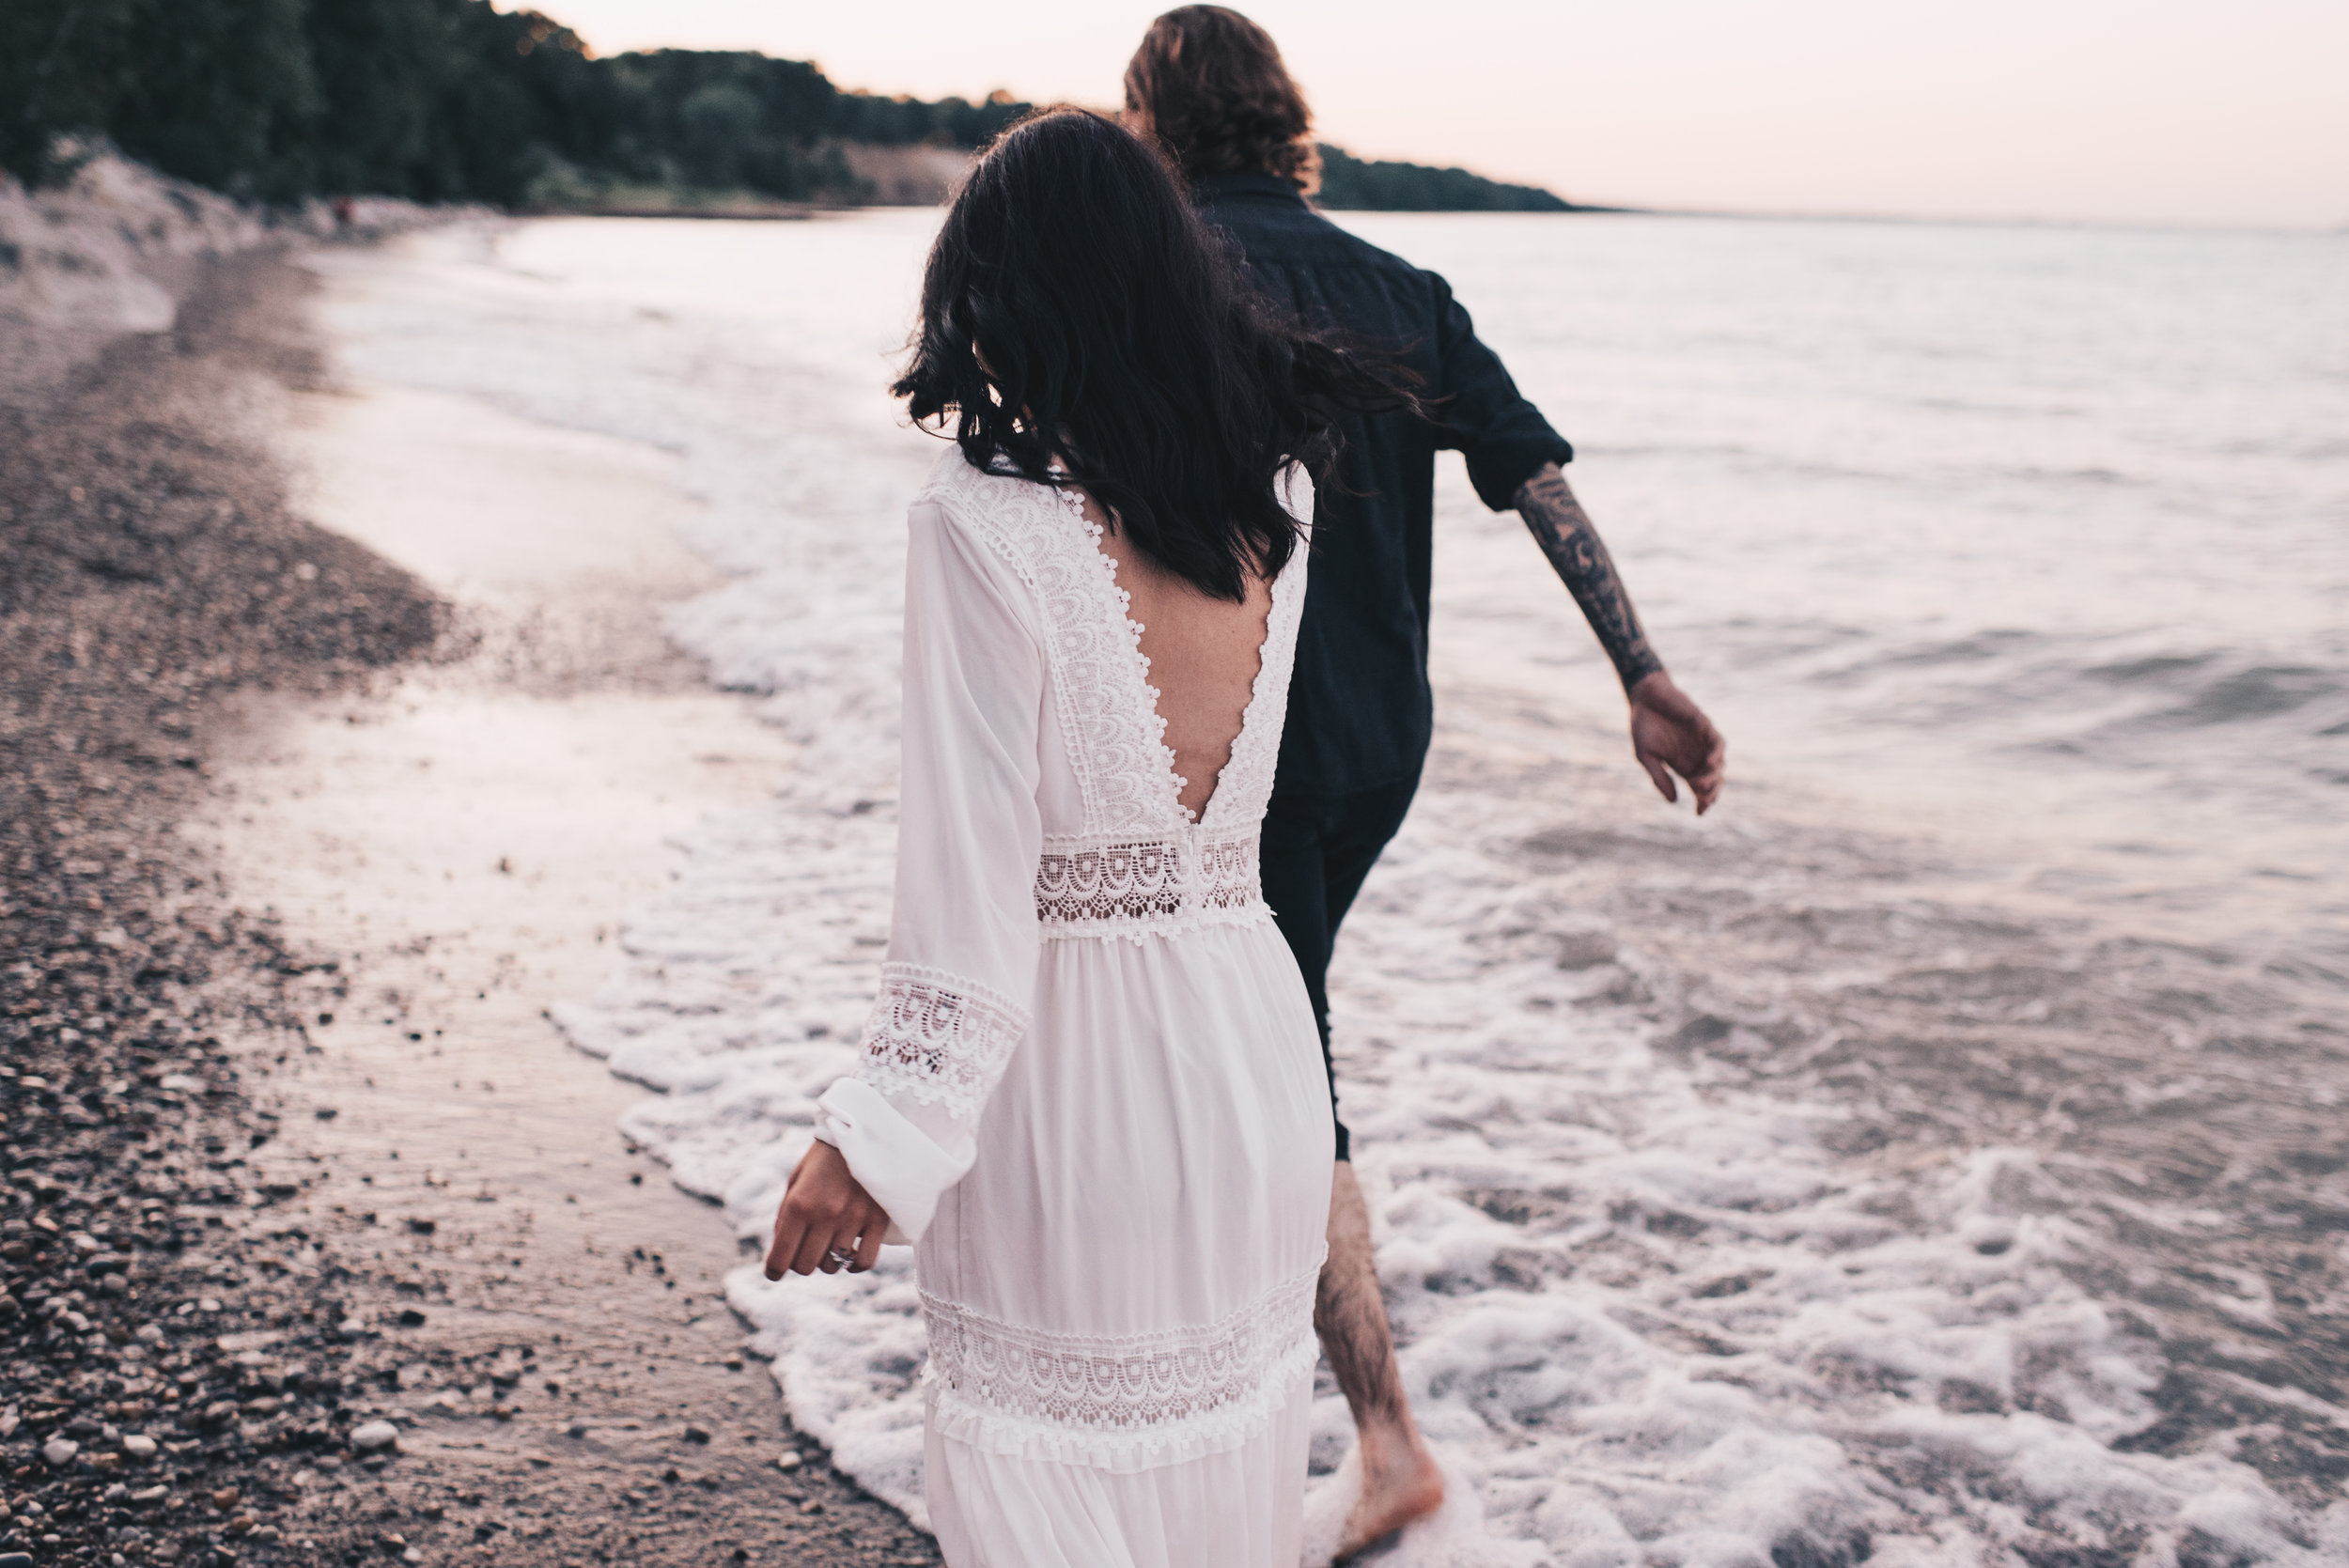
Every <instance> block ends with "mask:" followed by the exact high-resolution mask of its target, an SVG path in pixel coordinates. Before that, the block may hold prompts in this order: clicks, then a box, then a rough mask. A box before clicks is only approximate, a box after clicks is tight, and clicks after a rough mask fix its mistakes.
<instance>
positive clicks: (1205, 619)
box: [1083, 497, 1272, 821]
mask: <svg viewBox="0 0 2349 1568" xmlns="http://www.w3.org/2000/svg"><path fill="white" fill-rule="evenodd" d="M1083 511H1084V517H1085V520H1086V521H1087V522H1088V523H1091V524H1092V525H1093V527H1094V528H1095V530H1096V534H1095V543H1096V546H1097V548H1098V549H1099V550H1100V551H1101V553H1102V554H1104V555H1106V556H1108V557H1109V558H1110V560H1111V563H1112V575H1113V577H1114V580H1115V582H1116V583H1117V589H1118V592H1120V593H1121V594H1123V595H1124V596H1125V599H1126V618H1127V619H1128V621H1130V622H1131V623H1132V624H1133V628H1134V644H1135V648H1136V650H1137V651H1138V652H1139V653H1140V654H1141V656H1142V664H1143V676H1144V679H1145V680H1146V682H1147V683H1148V685H1149V688H1150V701H1151V707H1152V711H1154V712H1156V713H1157V714H1158V716H1159V722H1160V723H1162V724H1163V725H1164V734H1163V737H1162V739H1163V743H1164V744H1165V746H1166V750H1167V754H1168V756H1169V758H1170V759H1171V764H1170V765H1171V766H1172V767H1173V768H1174V771H1175V783H1176V791H1175V800H1177V802H1179V803H1180V804H1181V806H1182V808H1183V809H1184V811H1186V812H1187V813H1189V814H1190V817H1191V819H1192V820H1193V821H1196V820H1198V818H1199V815H1200V814H1201V813H1202V812H1204V811H1205V810H1206V805H1207V802H1208V801H1209V800H1212V799H1214V796H1215V791H1216V787H1217V785H1218V784H1220V783H1221V780H1222V776H1223V769H1224V768H1225V767H1226V766H1228V765H1229V763H1230V762H1231V760H1232V748H1233V746H1234V745H1235V744H1236V743H1237V741H1238V739H1239V735H1240V731H1241V729H1242V728H1243V727H1244V726H1245V725H1246V724H1247V722H1248V705H1249V700H1250V699H1251V698H1252V697H1253V696H1254V694H1255V686H1256V677H1257V675H1259V674H1261V673H1262V672H1263V669H1264V654H1265V642H1266V639H1267V638H1268V637H1269V636H1270V635H1271V630H1272V585H1271V584H1270V583H1269V582H1266V581H1265V580H1263V579H1262V578H1259V577H1254V576H1251V577H1250V578H1249V579H1248V581H1247V595H1246V597H1245V598H1243V599H1242V600H1241V601H1240V602H1239V603H1237V604H1234V603H1231V602H1229V601H1228V600H1224V599H1219V598H1211V597H1209V596H1208V595H1206V594H1204V593H1202V592H1200V591H1199V589H1198V588H1196V587H1194V586H1192V585H1191V583H1190V582H1188V581H1187V580H1185V579H1184V578H1182V577H1179V576H1177V575H1176V574H1175V573H1174V572H1171V571H1169V570H1167V569H1166V568H1165V567H1161V566H1159V564H1158V563H1157V562H1155V561H1153V560H1151V559H1150V558H1149V557H1148V556H1147V555H1144V554H1143V553H1142V551H1139V550H1137V549H1134V548H1132V547H1131V546H1130V545H1129V544H1128V541H1127V540H1126V539H1124V538H1123V537H1121V536H1118V535H1116V534H1114V533H1112V531H1110V529H1109V527H1108V523H1109V518H1108V516H1107V514H1106V513H1104V512H1103V511H1102V509H1101V507H1100V505H1099V504H1098V503H1097V502H1095V501H1094V500H1092V499H1091V498H1090V497H1086V498H1085V499H1084V501H1083Z"/></svg>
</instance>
